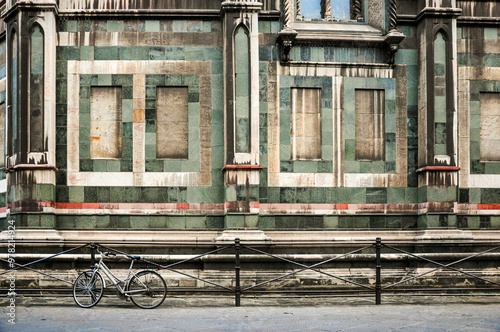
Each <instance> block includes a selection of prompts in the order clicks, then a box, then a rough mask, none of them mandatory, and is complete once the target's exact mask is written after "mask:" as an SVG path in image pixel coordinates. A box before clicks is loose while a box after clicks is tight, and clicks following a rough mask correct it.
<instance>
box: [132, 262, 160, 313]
mask: <svg viewBox="0 0 500 332" xmlns="http://www.w3.org/2000/svg"><path fill="white" fill-rule="evenodd" d="M126 291H127V293H128V296H129V297H130V300H131V301H132V303H134V304H135V305H136V306H138V307H139V308H143V309H153V308H156V307H158V306H159V305H160V304H162V303H163V301H165V297H166V296H167V285H166V283H165V280H164V279H163V278H162V276H161V275H159V274H158V273H156V272H154V271H148V270H144V271H140V272H139V273H137V274H136V275H135V276H133V277H132V279H130V281H129V283H128V284H127V290H126Z"/></svg>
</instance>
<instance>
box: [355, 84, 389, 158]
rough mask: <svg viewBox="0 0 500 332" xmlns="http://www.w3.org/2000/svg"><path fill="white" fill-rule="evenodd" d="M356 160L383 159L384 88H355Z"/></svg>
mask: <svg viewBox="0 0 500 332" xmlns="http://www.w3.org/2000/svg"><path fill="white" fill-rule="evenodd" d="M355 130H356V160H360V161H363V160H365V161H382V160H384V136H385V135H384V90H361V89H359V90H358V89H357V90H356V128H355Z"/></svg>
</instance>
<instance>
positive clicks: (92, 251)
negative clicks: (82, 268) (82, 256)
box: [90, 242, 95, 268]
mask: <svg viewBox="0 0 500 332" xmlns="http://www.w3.org/2000/svg"><path fill="white" fill-rule="evenodd" d="M94 266H95V244H94V243H93V242H92V243H91V244H90V268H94Z"/></svg>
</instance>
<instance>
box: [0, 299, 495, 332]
mask: <svg viewBox="0 0 500 332" xmlns="http://www.w3.org/2000/svg"><path fill="white" fill-rule="evenodd" d="M233 301H234V300H233V299H231V298H207V297H205V298H199V297H198V298H194V297H190V298H189V297H168V298H167V299H166V300H165V303H164V304H163V305H162V306H161V307H159V308H157V309H153V310H144V309H139V308H136V307H135V306H134V305H133V304H131V303H130V302H125V301H121V300H118V299H117V298H115V297H105V298H103V299H102V300H101V302H100V303H99V304H98V305H97V306H96V307H94V308H91V309H83V308H80V307H78V306H77V305H76V304H75V303H74V302H73V299H72V298H68V297H66V298H35V297H30V298H23V297H19V298H17V299H16V311H15V314H16V324H15V325H12V324H9V323H8V319H9V317H8V315H7V314H8V312H9V308H8V307H7V305H8V303H9V302H8V299H6V298H1V299H0V331H23V332H24V331H51V332H56V331H133V330H138V331H139V330H140V331H500V297H484V298H483V297H474V298H469V297H467V298H464V297H453V298H449V297H446V298H435V297H434V298H429V297H418V298H395V297H387V298H386V297H384V298H383V303H384V304H382V305H378V306H376V305H374V304H373V301H372V299H365V300H362V299H361V300H360V299H345V298H342V299H339V298H336V299H326V298H315V299H307V298H300V299H299V298H270V299H253V298H242V300H241V307H234V302H233Z"/></svg>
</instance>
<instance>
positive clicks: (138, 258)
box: [127, 255, 141, 261]
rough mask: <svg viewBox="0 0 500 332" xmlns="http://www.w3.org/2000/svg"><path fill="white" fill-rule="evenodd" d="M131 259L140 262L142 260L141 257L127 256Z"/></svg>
mask: <svg viewBox="0 0 500 332" xmlns="http://www.w3.org/2000/svg"><path fill="white" fill-rule="evenodd" d="M127 256H128V257H129V258H131V259H134V260H137V261H138V260H140V259H141V256H130V255H127Z"/></svg>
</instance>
